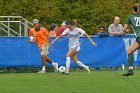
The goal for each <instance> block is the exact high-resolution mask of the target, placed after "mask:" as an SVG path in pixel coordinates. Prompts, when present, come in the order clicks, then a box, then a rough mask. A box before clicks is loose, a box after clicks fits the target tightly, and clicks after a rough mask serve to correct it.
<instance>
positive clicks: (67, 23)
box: [66, 20, 75, 26]
mask: <svg viewBox="0 0 140 93" xmlns="http://www.w3.org/2000/svg"><path fill="white" fill-rule="evenodd" d="M66 25H71V26H74V25H75V22H74V21H72V20H69V21H67V22H66Z"/></svg>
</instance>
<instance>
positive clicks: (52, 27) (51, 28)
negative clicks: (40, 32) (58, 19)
mask: <svg viewBox="0 0 140 93" xmlns="http://www.w3.org/2000/svg"><path fill="white" fill-rule="evenodd" d="M56 26H57V25H56V24H54V23H53V24H51V26H50V30H51V31H52V30H54V28H55V27H56Z"/></svg>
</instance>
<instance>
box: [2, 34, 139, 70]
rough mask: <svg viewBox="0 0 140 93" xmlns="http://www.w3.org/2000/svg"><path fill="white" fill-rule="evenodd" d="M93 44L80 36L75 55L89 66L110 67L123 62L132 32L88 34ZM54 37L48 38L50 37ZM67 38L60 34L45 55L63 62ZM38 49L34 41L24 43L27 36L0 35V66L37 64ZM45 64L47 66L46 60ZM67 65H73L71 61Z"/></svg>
mask: <svg viewBox="0 0 140 93" xmlns="http://www.w3.org/2000/svg"><path fill="white" fill-rule="evenodd" d="M91 38H92V39H93V41H94V42H96V43H97V47H94V46H92V45H91V43H90V42H89V41H88V39H87V38H85V37H81V40H80V42H81V50H80V52H79V53H78V58H79V60H80V61H82V62H83V63H84V64H86V65H89V66H90V67H112V66H121V65H122V63H124V64H125V65H127V55H126V48H127V47H128V46H129V45H130V44H131V43H132V42H133V41H134V40H135V37H134V35H125V36H110V37H104V38H100V37H98V36H94V37H91ZM53 39H54V38H51V40H50V41H52V40H53ZM67 51H68V38H67V37H62V38H61V39H60V40H58V41H57V42H56V43H55V44H54V45H53V46H52V47H50V49H49V57H50V58H51V59H52V60H53V61H55V62H58V63H59V65H63V66H65V55H66V53H67ZM134 57H135V65H140V52H139V51H136V52H135V53H134ZM39 66H41V58H40V52H39V49H38V47H37V45H36V44H35V43H28V37H0V67H2V68H3V67H39ZM47 66H51V65H50V64H48V63H47ZM71 67H76V65H75V64H74V63H73V62H72V61H71Z"/></svg>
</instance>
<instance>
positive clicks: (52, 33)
mask: <svg viewBox="0 0 140 93" xmlns="http://www.w3.org/2000/svg"><path fill="white" fill-rule="evenodd" d="M56 34H57V32H56V31H50V32H49V35H50V37H56Z"/></svg>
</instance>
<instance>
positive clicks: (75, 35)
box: [50, 21, 96, 74]
mask: <svg viewBox="0 0 140 93" xmlns="http://www.w3.org/2000/svg"><path fill="white" fill-rule="evenodd" d="M66 24H67V29H66V30H65V31H64V32H63V33H62V34H61V35H60V36H58V37H57V38H56V39H55V40H54V41H53V42H51V45H53V44H54V43H55V42H56V41H57V40H58V39H59V38H60V37H62V36H64V35H66V34H67V36H68V38H69V51H68V52H67V54H66V72H65V73H66V74H69V69H70V58H72V60H73V61H74V63H75V64H77V65H78V66H80V67H82V68H84V69H85V70H87V71H88V73H89V74H90V70H89V66H86V65H85V64H83V63H82V62H81V61H79V60H78V58H77V53H78V52H79V51H80V37H81V36H82V35H84V36H86V37H87V38H88V40H89V41H90V42H91V44H92V45H93V46H96V44H95V43H94V42H93V41H92V39H91V38H90V36H88V35H87V34H86V32H85V31H83V30H82V29H80V28H77V27H76V26H75V22H74V21H68V22H67V23H66ZM51 45H50V46H51Z"/></svg>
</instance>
